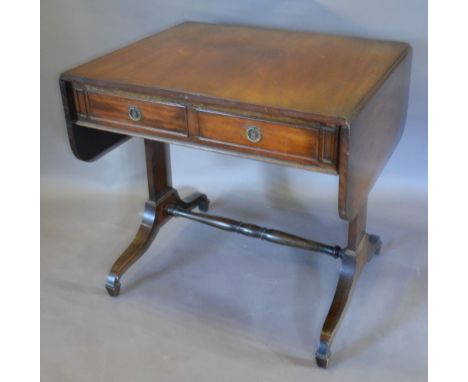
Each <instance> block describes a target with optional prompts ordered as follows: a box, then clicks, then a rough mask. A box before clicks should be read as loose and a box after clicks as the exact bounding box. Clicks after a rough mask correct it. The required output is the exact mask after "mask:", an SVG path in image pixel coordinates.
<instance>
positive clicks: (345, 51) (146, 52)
mask: <svg viewBox="0 0 468 382" xmlns="http://www.w3.org/2000/svg"><path fill="white" fill-rule="evenodd" d="M409 49H410V48H409V45H408V44H406V43H400V42H389V41H378V40H369V39H361V38H352V37H340V36H331V35H324V34H316V33H309V32H296V31H285V30H276V29H266V28H256V27H247V26H238V25H220V24H207V23H194V22H186V23H183V24H180V25H177V26H175V27H173V28H170V29H167V30H165V31H163V32H160V33H157V34H155V35H152V36H150V37H148V38H146V39H143V40H141V41H138V42H136V43H133V44H131V45H129V46H126V47H124V48H122V49H119V50H117V51H115V52H112V53H110V54H107V55H105V56H102V57H100V58H98V59H96V60H93V61H91V62H89V63H86V64H84V65H81V66H78V67H77V68H74V69H72V70H69V71H68V72H66V73H64V75H63V78H65V79H70V80H78V81H80V80H83V81H87V82H88V83H89V82H94V83H96V85H101V86H111V87H119V88H122V87H123V86H124V87H127V88H131V87H132V86H135V87H136V88H138V89H140V90H141V89H143V88H144V89H146V90H147V91H149V92H151V93H154V94H161V93H163V92H164V94H171V95H177V96H178V97H179V98H182V99H186V100H195V101H196V100H198V101H203V100H208V101H210V100H216V101H217V102H220V101H221V102H226V104H227V105H231V106H243V107H245V106H246V105H254V106H255V107H257V108H258V107H262V108H264V110H265V111H266V112H268V111H270V110H286V111H294V112H297V113H304V115H316V116H323V117H331V118H340V119H345V120H347V121H351V120H352V119H353V118H354V116H355V115H356V114H357V112H358V111H359V110H360V108H361V106H362V105H363V104H364V103H365V102H366V101H367V100H368V98H369V97H370V96H371V95H372V94H373V93H374V92H375V91H376V89H377V88H378V87H379V85H380V84H381V83H382V81H384V80H385V79H386V78H387V76H388V75H389V73H391V71H392V70H393V68H394V67H395V66H396V65H398V64H399V62H400V61H401V60H402V59H403V58H404V57H405V56H406V53H407V52H408V50H409Z"/></svg>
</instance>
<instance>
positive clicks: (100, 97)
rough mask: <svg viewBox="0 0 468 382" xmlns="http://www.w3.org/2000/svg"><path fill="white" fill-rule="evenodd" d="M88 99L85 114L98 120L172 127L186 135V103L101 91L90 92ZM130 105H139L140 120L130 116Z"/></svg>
mask: <svg viewBox="0 0 468 382" xmlns="http://www.w3.org/2000/svg"><path fill="white" fill-rule="evenodd" d="M83 98H84V97H83ZM86 101H87V106H88V110H87V111H88V113H87V115H86V117H87V118H88V119H89V120H91V121H94V122H96V123H104V124H105V123H106V122H115V123H117V124H124V125H130V126H140V127H144V128H147V129H152V128H155V129H161V130H169V131H172V132H176V133H180V134H182V135H187V121H186V113H185V107H184V106H181V105H177V104H164V103H157V102H151V101H145V100H138V99H135V98H125V97H117V96H114V95H108V94H103V93H99V92H87V93H86ZM130 107H136V108H138V110H139V112H140V113H141V118H140V119H139V120H138V121H134V120H132V119H131V118H130V117H129V108H130ZM82 116H83V115H82ZM86 117H85V118H86Z"/></svg>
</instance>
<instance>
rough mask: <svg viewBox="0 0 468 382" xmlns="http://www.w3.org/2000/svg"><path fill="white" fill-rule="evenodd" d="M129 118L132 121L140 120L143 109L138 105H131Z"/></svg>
mask: <svg viewBox="0 0 468 382" xmlns="http://www.w3.org/2000/svg"><path fill="white" fill-rule="evenodd" d="M128 118H130V119H131V120H132V121H135V122H138V121H139V120H140V119H141V111H140V109H139V108H138V107H136V106H129V107H128Z"/></svg>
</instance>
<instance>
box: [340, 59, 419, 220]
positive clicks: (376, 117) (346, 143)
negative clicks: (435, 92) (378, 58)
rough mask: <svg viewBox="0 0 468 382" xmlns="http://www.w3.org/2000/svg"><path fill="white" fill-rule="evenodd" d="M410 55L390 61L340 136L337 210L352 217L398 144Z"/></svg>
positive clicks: (344, 216)
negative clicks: (391, 65) (386, 72)
mask: <svg viewBox="0 0 468 382" xmlns="http://www.w3.org/2000/svg"><path fill="white" fill-rule="evenodd" d="M410 65H411V55H410V54H407V55H406V56H404V57H403V58H402V59H401V60H400V61H398V62H396V63H394V68H393V71H392V73H391V74H390V75H389V77H388V78H387V79H386V81H385V82H384V83H383V84H382V86H381V87H380V88H379V90H378V91H377V92H376V93H375V94H374V96H373V97H372V98H371V99H369V100H368V101H367V103H366V104H365V105H363V106H362V109H361V110H360V111H359V112H358V113H357V115H356V117H355V118H354V119H353V122H352V123H351V124H347V125H344V126H343V127H342V129H341V136H340V141H341V145H340V150H341V154H340V168H339V174H340V185H339V212H340V216H341V217H342V218H343V219H346V220H352V219H354V217H355V216H356V215H357V213H358V212H359V210H360V208H362V206H363V205H364V203H365V200H367V195H368V194H369V192H370V190H371V188H372V186H373V185H374V183H375V181H376V180H377V178H378V176H379V174H380V172H381V171H382V169H383V167H384V166H385V164H386V163H387V161H388V159H389V158H390V156H391V154H392V153H393V150H394V149H395V147H396V145H397V144H398V142H399V140H400V138H401V135H402V134H403V127H404V124H405V119H406V110H407V104H408V91H409V89H408V88H409V74H410Z"/></svg>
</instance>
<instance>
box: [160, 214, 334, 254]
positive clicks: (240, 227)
mask: <svg viewBox="0 0 468 382" xmlns="http://www.w3.org/2000/svg"><path fill="white" fill-rule="evenodd" d="M164 212H165V213H166V215H168V216H174V217H182V218H186V219H190V220H193V221H196V222H199V223H202V224H206V225H209V226H211V227H214V228H218V229H221V230H223V231H228V232H235V233H239V234H241V235H244V236H248V237H253V238H256V239H260V240H265V241H269V242H270V243H274V244H280V245H285V246H288V247H294V248H300V249H304V250H308V251H312V252H317V253H323V254H325V255H329V256H331V257H334V258H338V257H341V248H340V247H339V246H338V245H335V246H332V245H328V244H323V243H320V242H318V241H314V240H309V239H304V238H302V237H299V236H296V235H291V234H290V233H287V232H283V231H278V230H276V229H271V228H266V227H260V226H258V225H255V224H250V223H242V222H240V221H237V220H234V219H230V218H225V217H220V216H213V215H207V214H201V213H197V212H192V211H189V210H187V209H185V208H182V207H180V206H178V205H168V206H166V207H165V208H164Z"/></svg>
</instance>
